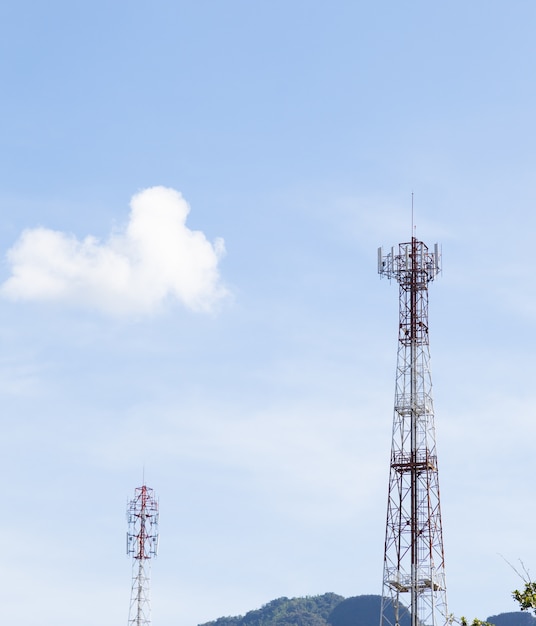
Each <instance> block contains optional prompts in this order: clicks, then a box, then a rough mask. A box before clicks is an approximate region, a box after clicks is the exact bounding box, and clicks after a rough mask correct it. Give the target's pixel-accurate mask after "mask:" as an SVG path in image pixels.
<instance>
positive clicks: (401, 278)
mask: <svg viewBox="0 0 536 626" xmlns="http://www.w3.org/2000/svg"><path fill="white" fill-rule="evenodd" d="M378 271H379V273H380V275H381V276H385V277H387V278H390V279H393V278H394V279H395V280H396V281H397V282H398V285H399V314H400V317H399V324H398V359H397V369H396V389H395V407H394V416H393V438H392V447H391V470H390V474H389V497H388V504H387V525H386V533H385V552H384V564H383V590H382V614H381V622H380V626H425V625H426V626H449V624H450V622H451V619H450V616H449V614H448V611H447V595H446V585H445V558H444V553H443V533H442V530H441V510H440V499H439V477H438V469H437V454H436V440H435V427H434V407H433V402H432V378H431V375H430V351H429V340H428V284H429V283H430V282H432V281H433V280H434V278H435V277H436V276H437V274H438V273H439V271H440V253H439V248H438V246H437V244H436V245H435V248H434V251H433V252H432V251H430V250H428V248H427V246H426V245H425V244H424V243H423V242H422V241H419V240H418V239H416V238H415V237H412V238H411V241H408V242H406V243H401V244H399V245H398V248H396V249H395V248H391V252H389V253H388V254H384V253H383V251H382V249H381V248H380V249H379V250H378Z"/></svg>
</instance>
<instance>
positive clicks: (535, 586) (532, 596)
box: [512, 580, 536, 615]
mask: <svg viewBox="0 0 536 626" xmlns="http://www.w3.org/2000/svg"><path fill="white" fill-rule="evenodd" d="M524 582H525V587H524V588H523V590H522V591H519V590H518V589H516V590H515V591H513V592H512V597H513V598H514V600H516V602H517V603H518V604H519V608H520V609H521V610H522V611H532V612H533V613H534V614H535V615H536V583H533V582H532V581H530V580H525V581H524Z"/></svg>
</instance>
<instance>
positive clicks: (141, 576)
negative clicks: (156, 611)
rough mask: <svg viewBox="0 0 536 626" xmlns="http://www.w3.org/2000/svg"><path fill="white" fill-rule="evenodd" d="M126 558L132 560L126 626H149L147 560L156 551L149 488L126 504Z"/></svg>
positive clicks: (141, 489) (155, 524)
mask: <svg viewBox="0 0 536 626" xmlns="http://www.w3.org/2000/svg"><path fill="white" fill-rule="evenodd" d="M127 521H128V530H127V555H128V556H131V557H132V592H131V594H130V610H129V614H128V624H129V626H149V625H150V623H151V598H150V591H151V585H150V582H151V559H152V558H153V557H155V556H156V554H157V551H158V501H157V500H156V498H155V496H154V492H153V490H152V489H151V488H150V487H146V486H145V485H144V486H143V487H137V488H136V491H135V495H134V498H133V499H132V500H130V501H129V503H128V505H127Z"/></svg>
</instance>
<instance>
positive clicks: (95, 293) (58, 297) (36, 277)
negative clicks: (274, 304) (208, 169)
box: [0, 187, 227, 315]
mask: <svg viewBox="0 0 536 626" xmlns="http://www.w3.org/2000/svg"><path fill="white" fill-rule="evenodd" d="M189 211H190V207H189V206H188V204H187V202H186V201H185V200H184V198H183V197H182V195H181V194H180V193H179V192H178V191H175V190H174V189H169V188H166V187H151V188H149V189H145V190H143V191H141V192H140V193H138V194H136V195H135V196H133V198H132V200H131V212H130V218H129V221H128V224H127V225H126V227H125V228H124V229H123V230H121V231H120V232H117V233H114V234H112V235H111V236H110V237H109V238H108V240H107V241H106V242H103V243H101V242H100V241H98V240H97V239H96V238H95V237H92V236H88V237H86V238H85V239H83V240H82V241H80V240H79V239H77V238H76V237H75V236H74V235H70V234H67V233H63V232H59V231H55V230H50V229H48V228H35V229H30V230H26V231H24V232H23V233H22V235H21V236H20V238H19V240H18V241H17V242H16V243H15V245H14V246H13V247H12V248H11V249H10V250H9V251H8V253H7V259H8V263H9V265H10V267H11V272H12V275H11V276H10V277H9V278H8V279H7V280H6V281H5V282H4V283H3V284H2V285H1V287H0V294H1V295H2V296H4V297H6V298H9V299H11V300H49V301H61V302H69V303H74V304H77V305H82V306H88V307H90V308H94V309H97V310H100V311H102V312H105V313H110V314H114V315H123V314H131V313H138V314H139V313H151V312H153V311H155V310H157V309H158V308H159V307H160V306H161V305H162V304H163V302H164V301H166V300H168V299H176V300H178V301H179V302H180V303H182V304H183V305H184V306H185V307H187V308H189V309H191V310H194V311H209V310H211V309H213V308H214V306H215V305H216V304H217V303H218V302H219V301H220V300H221V299H222V298H223V297H225V295H226V294H227V291H226V289H225V288H224V287H223V286H222V284H221V281H220V276H219V271H218V262H219V260H220V258H221V257H222V255H223V253H224V243H223V239H216V240H215V241H214V243H210V242H209V241H208V240H207V239H206V237H205V235H204V234H203V233H202V232H201V231H193V230H190V229H189V228H188V227H187V226H186V218H187V217H188V213H189Z"/></svg>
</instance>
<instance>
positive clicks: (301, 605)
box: [199, 593, 525, 626]
mask: <svg viewBox="0 0 536 626" xmlns="http://www.w3.org/2000/svg"><path fill="white" fill-rule="evenodd" d="M380 604H381V597H380V596H372V595H371V596H356V597H353V598H344V597H343V596H338V595H337V594H335V593H325V594H324V595H321V596H307V597H305V598H278V599H277V600H272V601H271V602H268V604H265V605H264V606H263V607H261V608H260V609H257V610H255V611H249V612H248V613H246V614H245V615H244V616H238V617H220V618H218V619H217V620H215V621H213V622H206V623H205V624H200V625H199V626H378V623H379V619H380ZM402 626H410V625H409V620H407V623H403V624H402ZM523 626H525V625H523Z"/></svg>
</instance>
